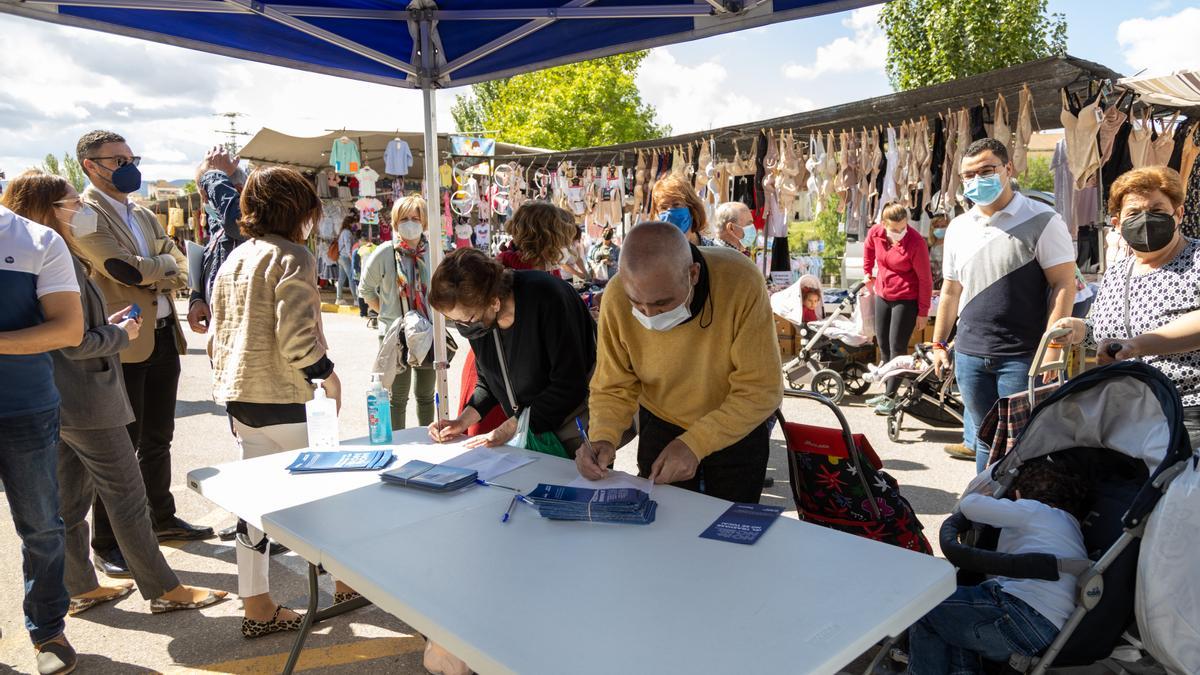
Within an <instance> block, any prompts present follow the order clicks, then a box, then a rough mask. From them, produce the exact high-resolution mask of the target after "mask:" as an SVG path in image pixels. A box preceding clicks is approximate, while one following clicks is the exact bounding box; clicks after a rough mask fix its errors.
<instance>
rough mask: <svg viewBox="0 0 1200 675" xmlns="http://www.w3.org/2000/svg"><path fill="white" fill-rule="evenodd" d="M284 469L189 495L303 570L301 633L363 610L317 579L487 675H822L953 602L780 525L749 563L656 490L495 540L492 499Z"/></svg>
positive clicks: (516, 477) (518, 519)
mask: <svg viewBox="0 0 1200 675" xmlns="http://www.w3.org/2000/svg"><path fill="white" fill-rule="evenodd" d="M423 434H424V430H412V429H410V430H406V431H404V432H398V434H397V440H396V442H397V443H406V442H419V441H421V440H424V439H425V438H426V437H424V436H423ZM514 452H521V453H526V452H527V451H523V450H516V451H514ZM295 454H296V453H294V452H292V453H283V454H280V455H274V456H270V457H261V458H257V459H253V460H246V461H243V462H235V463H232V464H226V465H222V466H219V467H215V468H211V469H198V470H196V471H193V472H191V473H190V474H189V484H190V485H191V486H192V487H193V489H196V490H197V491H199V492H200V493H201V494H204V495H205V496H207V497H209V498H210V499H212V500H213V501H214V502H216V503H217V504H218V505H219V506H221V507H223V508H225V509H227V510H230V511H232V512H234V513H235V514H237V515H238V516H239V517H241V518H243V519H245V520H247V521H248V522H251V523H252V524H256V525H257V524H261V525H262V529H263V531H265V532H267V533H268V534H269V535H270V536H271V537H272V538H273V539H275V540H277V541H279V542H280V543H282V544H284V545H286V546H288V547H289V548H291V549H292V550H293V551H295V552H296V553H297V554H299V555H300V556H302V557H303V558H305V560H307V561H308V562H309V564H310V567H309V580H310V598H309V614H310V615H312V624H315V623H316V622H318V621H321V620H324V619H327V618H329V617H331V616H335V615H338V614H341V613H344V612H345V611H349V610H350V609H354V608H357V607H361V606H362V604H365V602H362V603H357V604H355V605H353V606H347V607H343V605H349V604H350V603H342V605H337V606H334V607H331V608H326V609H325V610H318V609H317V607H316V596H317V593H316V580H317V574H318V571H319V568H323V569H325V570H326V571H328V572H329V573H330V574H332V575H333V576H335V577H336V578H337V579H339V580H341V581H343V582H345V583H347V584H349V585H350V586H352V587H353V588H354V589H355V590H357V591H358V592H359V593H361V594H362V595H363V596H364V598H369V600H370V602H372V603H374V604H376V605H378V606H379V607H381V608H383V609H384V610H386V611H387V612H389V613H391V614H393V615H395V616H397V617H398V618H400V619H402V620H403V621H405V622H406V623H407V624H409V625H410V626H412V627H413V628H414V629H416V630H418V631H420V632H422V633H423V634H425V635H427V636H429V638H430V639H433V640H434V641H436V642H438V643H440V644H442V645H443V646H444V647H446V648H447V649H448V650H450V651H451V652H452V653H454V654H457V655H458V656H459V657H461V658H463V659H464V660H465V661H466V662H467V663H468V664H469V665H470V666H471V667H472V668H473V669H474V670H476V671H477V672H480V673H484V674H485V675H489V674H491V673H519V674H520V675H538V674H542V673H545V674H547V675H560V674H561V673H573V674H575V673H578V674H580V675H589V674H592V673H596V674H600V673H604V674H605V675H607V674H608V673H612V672H626V673H629V672H652V673H676V672H679V673H714V674H722V675H724V674H726V673H730V672H753V673H760V672H761V673H835V672H837V670H838V669H839V668H841V667H843V666H845V665H846V664H847V663H849V662H851V661H852V660H853V659H855V658H856V657H858V656H859V655H860V654H862V653H863V652H865V651H866V650H867V649H869V648H870V647H871V645H873V644H875V643H876V642H878V641H879V640H880V639H882V638H884V637H887V636H890V635H895V634H898V633H899V632H900V631H902V630H904V629H905V628H906V627H908V626H909V625H911V624H912V623H913V622H914V621H916V620H917V619H919V618H920V617H921V616H923V615H924V614H925V613H926V612H928V611H929V610H930V609H932V608H933V607H934V606H935V605H937V604H938V603H939V602H940V601H942V600H943V599H945V598H946V597H949V595H950V594H951V593H952V592H953V591H954V588H955V575H954V569H953V568H952V567H951V566H950V565H949V564H948V563H946V562H945V561H942V560H939V559H936V558H933V557H932V556H927V555H922V554H918V553H913V552H910V551H906V550H903V549H900V548H897V547H894V546H889V545H886V544H880V543H877V542H873V541H869V540H866V539H862V538H859V537H854V536H851V535H848V534H843V533H841V532H836V531H833V530H829V529H825V528H822V527H818V526H815V525H811V524H809V523H802V522H799V521H796V520H793V519H789V518H780V519H778V521H776V522H775V524H774V525H772V526H771V528H770V530H768V531H767V532H766V534H765V535H763V537H762V538H761V539H760V540H759V541H758V542H757V543H756V544H754V545H752V546H744V545H738V544H732V543H726V542H719V541H713V540H709V539H702V538H700V537H699V534H700V533H701V532H702V531H703V530H704V529H705V528H707V527H708V525H709V524H710V523H712V521H713V520H715V519H716V518H717V516H719V515H720V514H721V513H722V512H723V511H724V510H725V509H726V508H727V507H728V506H729V502H726V501H722V500H718V499H714V498H712V497H707V496H704V495H700V494H696V493H692V492H688V491H685V490H681V489H677V488H673V487H669V486H660V487H657V488H655V490H654V494H653V498H654V499H655V500H657V501H658V502H659V506H658V512H657V520H656V521H655V522H654V523H652V524H650V525H646V526H637V525H600V524H588V523H567V522H557V521H550V520H546V519H543V518H541V517H540V516H538V514H537V513H536V512H535V511H534V510H533V509H532V508H529V507H527V506H524V505H520V507H519V508H518V509H517V510H516V511H515V512H514V513H513V517H512V519H511V520H510V521H509V522H508V523H505V524H502V523H501V522H500V517H501V515H502V514H503V513H504V511H505V509H506V507H507V506H508V503H509V501H510V499H511V493H509V492H506V491H504V490H499V489H495V488H487V487H478V488H472V489H468V490H466V491H463V492H460V493H458V494H453V495H437V494H428V493H423V492H420V491H416V490H409V489H405V488H400V487H395V486H389V485H383V484H381V483H380V482H379V480H378V477H377V476H376V474H374V473H369V472H368V473H358V472H350V473H341V474H315V475H302V476H292V475H289V474H288V473H287V472H286V471H284V467H285V466H287V464H288V463H290V462H291V460H292V459H293V458H294V456H295ZM440 454H444V453H439V448H438V446H430V448H429V450H428V451H421V452H415V453H410V454H409V456H401V457H399V458H398V459H397V461H396V463H394V464H393V467H394V466H398V465H400V464H402V463H404V462H405V461H407V460H409V459H424V458H426V457H431V458H437V457H438V456H439V455H440ZM529 454H530V455H532V456H536V457H537V458H538V459H537V461H535V462H533V463H532V464H529V465H527V466H524V467H522V468H520V469H517V470H516V471H513V472H511V473H508V474H506V475H504V476H503V477H501V478H499V479H497V482H499V483H503V484H505V485H510V486H513V487H516V488H520V489H522V490H524V491H528V490H531V489H532V488H534V487H535V486H536V485H537V484H538V483H539V482H544V483H558V484H563V483H567V482H570V481H571V480H573V479H574V478H575V477H576V475H577V474H576V472H575V468H574V464H573V463H572V462H569V461H566V460H562V459H558V458H554V457H548V456H545V455H535V454H533V453H529ZM421 455H425V456H421ZM309 630H311V624H310V625H308V626H307V627H306V629H305V630H303V631H301V634H300V636H298V638H297V641H296V645H295V647H294V649H293V653H292V659H291V660H290V661H289V664H288V670H287V672H290V670H291V668H292V667H294V665H295V659H296V658H298V656H299V653H300V650H301V649H302V647H303V641H304V638H305V636H306V635H307V633H308V631H309Z"/></svg>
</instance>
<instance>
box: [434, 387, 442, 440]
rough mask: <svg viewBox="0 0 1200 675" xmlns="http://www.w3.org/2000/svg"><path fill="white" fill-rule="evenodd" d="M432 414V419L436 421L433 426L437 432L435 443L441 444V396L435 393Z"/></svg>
mask: <svg viewBox="0 0 1200 675" xmlns="http://www.w3.org/2000/svg"><path fill="white" fill-rule="evenodd" d="M433 414H434V415H435V418H434V419H436V420H437V424H436V425H435V426H434V428H435V429H437V430H438V438H437V442H438V443H441V442H442V396H441V394H439V393H438V392H436V391H435V392H433Z"/></svg>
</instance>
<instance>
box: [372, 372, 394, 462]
mask: <svg viewBox="0 0 1200 675" xmlns="http://www.w3.org/2000/svg"><path fill="white" fill-rule="evenodd" d="M367 433H368V435H370V437H371V445H385V444H388V443H391V442H392V399H391V396H390V395H389V392H388V390H387V389H384V388H383V373H371V386H370V388H368V389H367Z"/></svg>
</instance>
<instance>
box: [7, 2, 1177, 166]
mask: <svg viewBox="0 0 1200 675" xmlns="http://www.w3.org/2000/svg"><path fill="white" fill-rule="evenodd" d="M1050 11H1052V12H1060V13H1063V14H1065V15H1066V17H1067V23H1068V30H1069V37H1068V40H1069V42H1068V51H1069V52H1070V53H1071V54H1073V55H1075V56H1079V57H1082V58H1085V59H1089V60H1092V61H1096V62H1099V63H1102V64H1104V65H1107V66H1109V67H1111V68H1113V69H1114V70H1117V71H1119V72H1122V73H1125V74H1133V73H1135V72H1137V71H1138V70H1140V69H1142V68H1150V69H1152V70H1154V71H1156V72H1160V73H1166V72H1171V71H1173V70H1178V69H1181V68H1185V67H1190V68H1200V47H1198V46H1197V45H1198V44H1200V41H1198V39H1197V36H1198V35H1200V8H1197V7H1196V4H1195V3H1194V2H1183V1H1180V0H1151V1H1150V2H1140V3H1138V2H1132V3H1129V2H1095V1H1091V2H1088V1H1085V0H1051V2H1050ZM877 12H878V7H869V8H864V9H859V10H855V11H853V12H842V13H838V14H833V15H828V16H823V17H816V18H812V19H807V20H801V21H794V22H790V23H786V24H780V25H776V26H771V27H767V28H759V29H754V30H751V31H746V32H743V33H736V34H732V35H724V36H718V37H714V38H708V39H705V40H700V41H696V42H691V43H686V44H680V45H675V46H672V47H667V48H662V49H656V50H653V51H652V52H651V54H650V56H649V57H648V58H647V60H646V63H645V65H644V66H643V69H642V72H641V73H640V75H639V79H638V83H639V85H640V87H641V90H642V95H643V97H644V98H645V99H646V100H647V101H648V102H650V103H651V104H653V105H655V107H656V108H657V110H658V113H659V118H660V121H661V122H665V123H667V124H670V125H671V126H672V127H673V130H674V131H675V132H677V133H683V132H688V131H697V130H702V129H706V128H711V127H714V126H722V125H726V124H733V123H742V122H751V121H754V120H758V119H764V118H768V117H774V116H777V115H783V114H789V113H795V112H800V111H802V110H806V109H813V108H820V107H825V106H830V105H837V104H840V103H846V102H849V101H855V100H859V99H862V98H867V97H871V96H879V95H882V94H886V93H888V92H889V91H891V88H890V86H889V85H888V82H887V78H886V77H885V75H884V72H883V56H884V53H885V51H886V42H885V41H884V39H883V36H882V34H881V32H880V31H879V29H878V27H877V25H876V23H875V17H876V15H877ZM0 54H4V66H3V68H4V87H3V88H2V89H0V132H3V134H4V138H5V141H4V143H3V144H0V169H3V170H6V171H7V172H8V174H9V176H13V175H15V174H16V173H17V172H19V171H20V170H21V169H24V168H26V167H28V166H31V165H34V164H37V163H39V162H40V161H41V157H43V156H44V155H45V154H46V153H47V152H54V153H56V154H62V153H63V152H64V151H68V150H70V149H72V148H73V147H74V142H75V140H76V139H77V138H78V137H79V136H80V135H81V134H82V133H84V132H86V131H88V130H89V129H93V128H98V127H101V128H113V129H116V130H118V131H120V132H122V133H123V134H125V135H126V136H127V137H128V138H129V139H130V142H131V144H132V145H133V147H134V150H135V152H138V153H139V154H141V155H143V156H144V157H145V159H144V160H143V168H144V173H145V175H146V176H147V178H149V179H158V178H166V179H175V178H181V177H187V176H189V175H190V174H191V172H192V170H193V167H194V166H195V164H196V163H197V162H198V161H199V160H200V158H201V157H202V156H203V153H204V151H205V149H206V148H207V147H208V146H211V145H213V144H214V143H216V142H219V141H220V140H221V137H220V136H219V135H218V134H216V133H215V132H214V130H216V129H218V128H220V127H221V126H222V123H221V121H220V120H219V119H217V118H214V117H213V114H214V113H220V112H226V111H239V112H243V113H247V114H248V117H247V118H246V119H245V120H243V126H244V127H245V128H247V129H248V130H250V131H255V130H257V129H258V128H260V127H264V126H267V127H272V128H276V129H279V130H282V131H286V132H289V133H294V134H301V135H318V134H321V133H323V131H324V130H325V129H329V128H360V129H372V128H373V129H394V128H402V129H410V130H417V129H420V128H421V101H420V94H418V93H415V92H411V91H404V90H399V89H394V88H389V87H382V86H379V85H370V84H365V83H359V82H351V81H346V80H338V79H335V78H331V77H327V76H323V75H312V74H309V73H301V72H298V71H291V70H286V69H282V68H278V67H275V66H266V65H261V64H252V63H246V62H240V61H236V60H233V59H229V58H225V57H219V56H212V55H207V54H198V53H196V52H190V51H187V50H183V49H180V48H176V47H168V46H165V45H156V44H151V43H146V42H142V41H138V40H132V39H127V38H118V37H114V36H108V35H104V34H100V33H95V32H89V31H84V30H80V29H71V28H63V27H58V26H52V25H49V24H45V23H39V22H34V21H30V20H27V19H20V18H16V17H11V16H6V15H0ZM264 83H269V86H264ZM457 93H462V91H461V90H458V91H456V90H449V91H445V92H441V93H440V94H439V103H440V115H439V121H440V125H439V126H440V128H441V129H443V130H447V131H449V130H453V122H452V120H451V118H450V114H449V106H450V104H451V103H452V102H453V100H454V96H455V94H457Z"/></svg>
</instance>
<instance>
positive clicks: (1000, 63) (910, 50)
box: [879, 0, 1067, 91]
mask: <svg viewBox="0 0 1200 675" xmlns="http://www.w3.org/2000/svg"><path fill="white" fill-rule="evenodd" d="M1046 5H1047V0H894V1H893V2H889V3H887V4H886V5H884V6H883V9H882V10H881V11H880V13H879V25H880V26H882V27H883V29H884V31H885V32H886V33H887V38H888V55H887V74H888V78H889V79H890V80H891V82H892V87H893V88H895V89H897V90H899V91H906V90H909V89H915V88H917V87H926V86H929V85H931V84H938V83H941V82H947V81H949V80H954V79H957V78H960V77H967V76H969V75H977V74H979V73H985V72H987V71H989V70H996V69H997V68H1006V67H1008V66H1013V65H1017V64H1019V63H1025V62H1026V61H1033V60H1035V59H1040V58H1043V57H1047V56H1053V55H1058V54H1065V53H1066V50H1067V21H1066V18H1065V17H1064V16H1063V15H1062V14H1047V12H1046Z"/></svg>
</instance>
